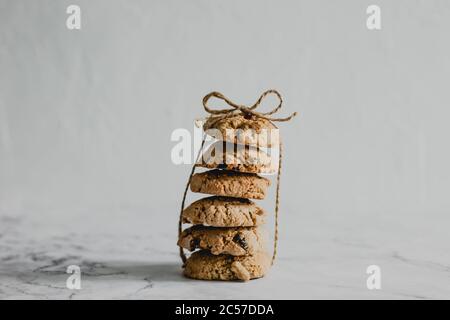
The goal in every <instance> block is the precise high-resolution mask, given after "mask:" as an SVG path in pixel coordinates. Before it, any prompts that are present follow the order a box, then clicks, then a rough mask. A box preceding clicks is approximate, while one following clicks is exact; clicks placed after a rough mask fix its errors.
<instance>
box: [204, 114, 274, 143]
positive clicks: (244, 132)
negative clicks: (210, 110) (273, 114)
mask: <svg viewBox="0 0 450 320" xmlns="http://www.w3.org/2000/svg"><path fill="white" fill-rule="evenodd" d="M203 130H204V131H205V132H206V133H207V134H208V135H210V136H212V137H214V138H216V139H218V140H221V141H228V142H231V143H238V144H244V145H252V146H259V147H267V148H271V147H274V146H278V145H279V143H280V136H279V131H278V128H277V127H276V126H275V125H274V124H273V123H272V122H270V121H269V120H266V119H262V118H259V117H255V116H252V115H243V114H242V113H235V114H232V115H229V116H227V117H223V116H211V117H209V118H207V119H206V121H205V123H204V124H203Z"/></svg>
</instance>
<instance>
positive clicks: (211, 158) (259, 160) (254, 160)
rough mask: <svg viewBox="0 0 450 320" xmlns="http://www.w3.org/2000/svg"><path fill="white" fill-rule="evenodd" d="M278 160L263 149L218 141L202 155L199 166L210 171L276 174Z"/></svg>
mask: <svg viewBox="0 0 450 320" xmlns="http://www.w3.org/2000/svg"><path fill="white" fill-rule="evenodd" d="M277 164H278V161H277V159H273V158H272V157H271V156H270V155H269V154H268V153H267V152H265V151H263V150H262V149H261V148H256V147H251V146H245V145H238V144H233V143H226V142H223V141H218V142H216V143H213V144H212V145H211V146H210V147H209V148H208V149H207V150H206V151H205V152H204V153H203V155H202V157H201V159H200V161H199V163H198V165H199V166H201V167H204V168H209V169H216V168H218V169H226V170H235V171H240V172H250V173H275V172H276V171H277V169H278V168H277Z"/></svg>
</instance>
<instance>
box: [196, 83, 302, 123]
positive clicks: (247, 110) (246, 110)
mask: <svg viewBox="0 0 450 320" xmlns="http://www.w3.org/2000/svg"><path fill="white" fill-rule="evenodd" d="M271 94H272V95H275V96H276V97H277V98H278V101H279V103H278V106H277V107H275V108H274V109H272V110H271V111H269V112H257V111H254V110H255V109H256V108H258V106H259V105H260V104H261V102H262V100H263V99H264V98H265V97H267V96H268V95H271ZM213 97H214V98H217V99H219V100H223V101H224V102H225V103H226V104H228V105H229V106H230V107H232V108H231V109H219V110H214V109H211V108H210V107H208V101H209V99H211V98H213ZM282 104H283V98H282V97H281V94H280V93H279V92H278V91H277V90H273V89H271V90H267V91H265V92H264V93H263V94H262V95H261V96H260V97H259V99H258V100H256V102H255V103H254V104H252V105H251V106H244V105H238V104H236V103H234V102H233V101H231V100H230V99H228V98H227V97H225V96H224V95H223V94H222V93H220V92H217V91H213V92H211V93H208V94H207V95H206V96H205V97H204V98H203V107H204V108H205V111H206V112H208V113H210V114H212V115H223V117H229V116H231V115H234V114H236V111H240V112H241V113H242V114H244V115H251V116H255V117H257V118H262V119H266V120H269V121H279V122H282V121H289V120H291V119H292V118H293V117H295V116H296V115H297V112H294V113H292V114H291V115H290V116H289V117H286V118H272V117H268V116H270V115H272V114H274V113H277V112H278V111H279V110H280V109H281V106H282Z"/></svg>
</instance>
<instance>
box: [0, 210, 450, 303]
mask: <svg viewBox="0 0 450 320" xmlns="http://www.w3.org/2000/svg"><path fill="white" fill-rule="evenodd" d="M163 212H164V211H162V213H159V214H160V215H162V214H163ZM165 213H167V212H164V214H165ZM153 214H155V212H153ZM167 217H168V219H166V220H167V223H161V222H160V223H158V224H154V223H153V222H152V219H151V215H148V214H146V212H145V211H143V210H136V209H135V210H131V209H126V208H124V210H123V211H120V212H101V211H100V210H99V211H98V212H89V213H88V212H72V213H71V214H70V215H69V214H67V212H65V213H64V214H63V213H58V212H53V213H51V214H50V213H48V212H47V213H46V212H34V213H33V215H29V214H15V215H7V214H2V215H1V216H0V298H1V299H197V298H199V299H201V298H202V299H215V298H218V299H233V298H241V299H281V298H285V299H310V298H311V299H316V298H323V299H332V298H337V299H350V298H356V299H382V298H386V299H442V298H450V257H449V250H448V249H449V241H448V240H449V236H448V233H447V230H446V229H447V227H448V225H449V218H448V217H445V218H444V217H443V218H442V219H437V218H434V219H433V220H432V221H431V220H425V219H422V218H423V217H416V219H415V220H414V219H410V220H405V221H396V220H395V219H394V218H392V219H386V218H383V219H382V218H377V217H373V218H371V219H357V218H355V219H354V220H353V223H351V224H349V223H348V222H344V221H342V220H341V219H339V217H338V216H336V215H334V216H331V215H317V214H316V215H298V216H293V215H291V216H289V217H285V218H284V219H282V221H281V222H282V226H283V227H282V230H281V231H282V236H281V239H280V254H279V259H278V260H277V263H276V265H275V266H274V267H273V268H272V270H271V272H270V274H269V275H268V276H267V277H265V278H263V279H259V280H254V281H250V282H248V283H240V282H234V283H224V282H208V281H194V280H189V279H186V278H184V277H183V276H182V275H181V269H180V261H179V258H178V256H177V249H176V247H175V238H176V235H175V233H176V214H170V215H169V214H167ZM287 219H289V223H287ZM421 219H422V220H421ZM426 221H428V222H426ZM71 264H76V265H79V266H80V267H81V270H82V288H81V290H69V289H67V288H66V286H65V283H66V279H67V277H68V274H66V273H65V270H66V268H67V266H68V265H71ZM371 264H377V265H379V266H380V268H381V274H382V289H381V290H377V291H370V290H368V289H367V288H366V277H367V275H366V273H365V271H366V267H367V266H368V265H371Z"/></svg>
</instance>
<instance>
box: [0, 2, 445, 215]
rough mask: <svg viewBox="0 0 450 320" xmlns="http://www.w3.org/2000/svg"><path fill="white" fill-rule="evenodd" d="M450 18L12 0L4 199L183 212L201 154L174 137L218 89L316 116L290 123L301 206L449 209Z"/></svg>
mask: <svg viewBox="0 0 450 320" xmlns="http://www.w3.org/2000/svg"><path fill="white" fill-rule="evenodd" d="M372 3H375V4H378V5H379V6H380V7H381V10H382V30H381V31H369V30H367V28H366V22H365V20H366V13H365V11H366V8H367V6H368V5H369V4H372ZM69 4H78V5H80V6H81V9H82V30H80V31H69V30H67V28H66V26H65V20H66V17H67V14H66V12H65V9H66V7H67V6H68V5H69ZM449 17H450V3H449V2H448V1H445V0H442V1H437V0H434V1H381V0H377V1H375V2H374V1H356V0H355V1H350V0H346V1H312V0H310V1H259V0H258V1H257V0H255V1H237V0H236V1H234V0H232V1H206V0H205V1H173V0H172V1H137V0H132V1H100V0H95V1H81V0H77V1H43V0H40V1H12V0H9V1H8V0H1V1H0V212H2V213H7V214H16V213H17V214H19V213H24V214H30V215H35V214H38V213H39V212H41V211H46V212H54V213H55V216H59V217H64V215H65V214H68V213H67V212H69V211H72V210H80V211H86V212H93V211H95V210H118V211H123V212H126V211H127V210H132V209H135V208H138V209H139V210H141V209H142V210H148V212H147V213H146V214H147V217H149V216H151V217H152V219H155V220H154V221H156V222H158V221H163V220H170V223H172V222H173V221H175V220H176V217H177V214H178V209H179V204H180V200H181V194H182V191H183V188H184V185H185V180H186V179H187V176H188V172H189V166H174V165H173V164H172V162H171V160H170V150H171V148H172V147H173V145H174V143H173V142H171V141H170V134H171V132H172V131H173V130H174V129H175V128H180V127H185V128H188V129H190V130H192V129H193V121H194V119H195V118H198V117H200V116H203V115H205V113H204V111H203V109H202V106H201V99H202V98H203V95H204V94H206V93H208V92H209V91H211V90H219V91H221V92H223V93H224V94H225V95H227V96H229V97H230V98H231V99H234V100H235V101H237V102H240V103H251V102H253V101H254V100H255V99H256V98H257V97H258V96H259V94H260V93H261V92H262V91H264V90H265V89H268V88H277V89H279V90H280V91H281V92H282V94H283V96H284V99H285V107H284V110H283V112H284V113H285V114H288V113H291V112H292V111H298V112H299V113H300V117H299V118H297V119H295V120H294V121H292V122H290V123H284V124H281V128H282V134H283V136H284V140H285V149H286V155H285V159H286V160H285V165H284V169H285V171H284V176H283V185H282V197H283V198H282V200H283V204H282V208H283V207H284V209H286V210H285V211H288V212H287V213H286V214H289V215H290V216H291V217H292V219H294V218H295V216H297V217H301V216H302V215H303V216H304V215H317V216H318V217H322V218H323V219H325V221H326V219H328V218H330V219H331V217H333V219H340V220H341V219H342V220H349V221H350V220H352V219H362V220H364V219H366V218H370V217H373V216H374V215H378V216H380V215H381V216H386V217H395V218H399V219H400V220H402V219H405V220H408V219H411V218H416V220H417V221H419V223H420V221H426V220H427V221H429V220H430V219H434V217H438V216H441V215H442V216H443V215H445V214H447V213H448V211H449V210H450V197H449V196H448V190H449V187H450V166H449V162H450V151H449V144H448V138H449V136H450V127H449V124H448V123H449V117H450V108H449V105H450V104H449V102H450V97H449V90H448V83H449V75H450V45H449V40H448V39H449V38H448V30H450V19H449ZM283 112H282V113H283ZM124 215H126V213H124ZM327 217H328V218H327Z"/></svg>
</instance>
